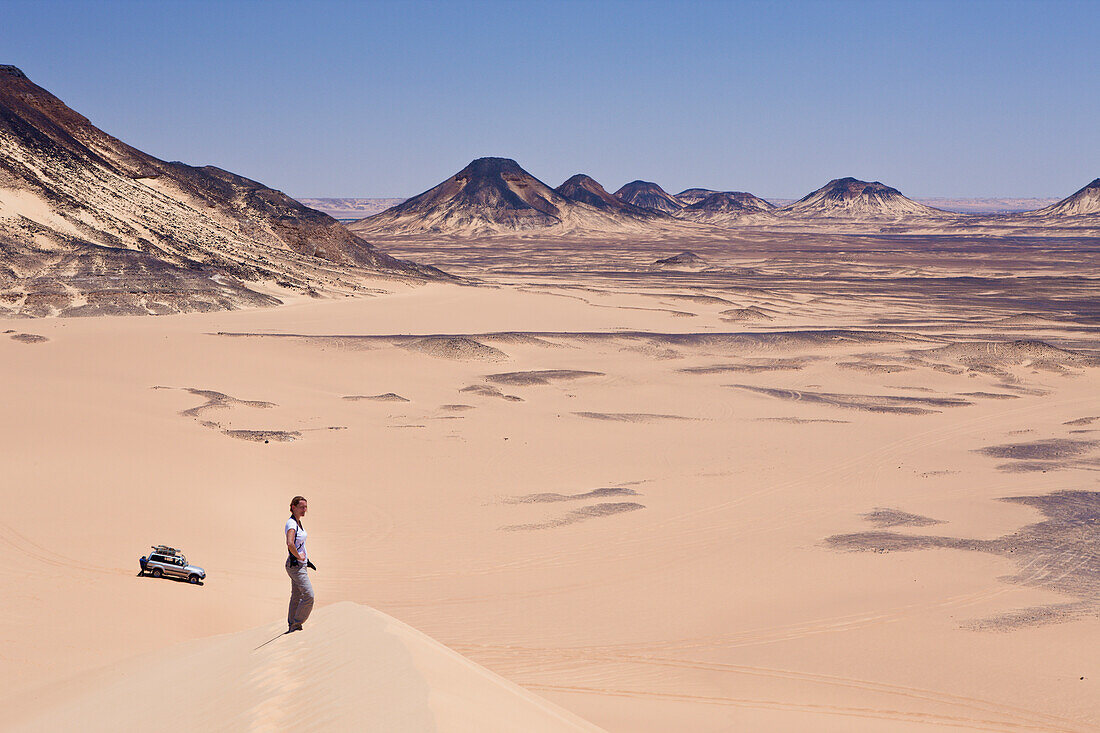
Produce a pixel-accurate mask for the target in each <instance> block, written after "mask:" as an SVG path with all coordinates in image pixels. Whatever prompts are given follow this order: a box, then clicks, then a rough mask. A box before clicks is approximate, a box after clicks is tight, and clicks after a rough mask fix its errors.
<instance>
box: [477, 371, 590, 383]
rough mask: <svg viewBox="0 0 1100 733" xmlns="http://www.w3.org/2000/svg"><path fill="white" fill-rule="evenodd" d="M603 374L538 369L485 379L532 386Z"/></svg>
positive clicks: (495, 375)
mask: <svg viewBox="0 0 1100 733" xmlns="http://www.w3.org/2000/svg"><path fill="white" fill-rule="evenodd" d="M602 376H604V373H603V372H586V371H581V370H578V369H539V370H534V371H529V372H504V373H503V374H487V375H486V376H485V379H486V380H488V381H490V382H495V383H496V384H508V385H512V386H533V385H541V384H550V383H552V382H567V381H573V380H574V379H581V378H583V377H602Z"/></svg>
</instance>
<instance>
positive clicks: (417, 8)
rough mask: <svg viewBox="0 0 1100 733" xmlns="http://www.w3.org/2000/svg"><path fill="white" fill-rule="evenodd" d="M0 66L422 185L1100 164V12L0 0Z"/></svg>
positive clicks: (294, 158) (379, 187) (1086, 170)
mask: <svg viewBox="0 0 1100 733" xmlns="http://www.w3.org/2000/svg"><path fill="white" fill-rule="evenodd" d="M0 23H2V25H3V31H2V33H0V63H11V64H15V65H17V66H19V67H21V68H22V69H23V70H24V71H25V72H27V74H28V75H29V76H30V78H31V79H32V80H33V81H35V82H36V83H38V84H40V85H41V86H43V87H45V88H47V89H49V90H50V91H52V92H53V93H54V94H56V95H58V96H59V97H60V98H61V99H62V100H64V101H65V102H67V103H68V104H69V105H70V106H71V107H73V108H75V109H76V110H77V111H79V112H81V113H83V114H85V115H87V116H88V117H89V118H90V119H91V120H92V122H94V123H95V124H97V125H98V126H99V127H101V128H103V129H104V130H106V131H107V132H109V133H111V134H114V135H116V136H118V137H120V138H122V139H123V140H125V141H126V142H128V143H130V144H132V145H134V146H136V147H138V148H141V149H143V150H145V151H147V152H149V153H152V154H153V155H156V156H158V157H161V158H166V159H169V160H183V161H185V162H188V163H192V164H200V165H201V164H208V163H210V164H215V165H218V166H220V167H222V168H226V169H228V170H231V171H234V172H236V173H240V174H242V175H246V176H249V177H251V178H255V179H257V180H260V181H262V182H264V183H266V184H268V185H270V186H273V187H275V188H279V189H282V190H284V191H286V192H288V193H290V194H292V195H297V196H407V195H412V194H415V193H419V192H420V191H422V190H424V189H426V188H429V187H430V186H432V185H435V184H436V183H438V182H439V181H441V180H443V179H444V178H446V177H447V176H449V175H451V174H452V173H454V172H455V171H457V170H458V169H460V168H461V167H462V166H464V165H465V164H466V163H467V162H468V161H470V160H471V159H473V158H476V157H480V156H484V155H498V156H504V157H511V158H515V159H516V160H518V161H519V163H520V165H522V166H523V167H525V168H526V169H527V170H528V171H530V172H531V173H532V174H534V175H535V176H537V177H538V178H540V179H542V180H543V181H545V182H547V183H549V184H550V185H552V186H556V185H558V184H560V183H561V182H562V181H563V180H565V179H566V178H567V177H568V176H570V175H572V174H573V173H577V172H584V173H588V174H590V175H592V176H593V177H594V178H596V179H597V180H598V181H600V182H601V183H603V184H604V186H605V187H607V188H608V189H610V190H615V189H616V188H618V187H619V186H621V185H622V184H623V183H626V182H627V181H630V180H633V179H635V178H642V179H646V180H653V181H657V182H658V183H660V184H661V185H662V186H664V187H665V188H666V189H668V190H670V191H672V192H674V193H675V192H677V191H679V190H681V189H683V188H687V187H689V186H703V187H707V188H718V189H738V190H747V191H752V192H753V193H757V194H760V195H763V196H772V197H797V196H801V195H803V194H805V193H807V192H809V191H810V190H812V189H814V188H817V187H818V186H821V185H822V184H824V183H825V182H826V181H828V180H829V179H831V178H837V177H841V176H846V175H852V176H856V177H859V178H865V179H870V180H881V181H883V182H884V183H887V184H890V185H893V186H895V187H897V188H899V189H901V191H902V192H903V193H906V194H907V195H910V196H916V197H922V196H937V195H944V196H960V197H961V196H972V197H979V196H1046V195H1055V196H1062V195H1066V194H1069V193H1072V192H1073V191H1075V190H1076V189H1078V188H1080V187H1081V186H1083V185H1085V184H1086V183H1088V182H1089V181H1091V180H1092V179H1093V178H1096V177H1097V176H1100V133H1098V131H1100V55H1098V53H1097V49H1098V47H1100V0H1087V1H1081V2H1056V1H1052V0H1047V1H1045V2H1040V1H1039V0H1034V1H1028V2H1018V1H1017V2H1012V1H1001V2H982V1H981V0H954V1H952V2H937V1H933V0H927V1H924V2H871V1H860V2H839V1H837V2H826V1H824V0H819V1H806V2H787V3H782V2H687V1H680V2H646V1H644V0H633V1H631V2H597V1H591V2H567V1H564V0H562V1H560V2H521V1H518V0H513V1H512V2H451V3H444V2H431V3H429V2H421V3H418V2H373V3H371V2H356V3H351V2H347V3H343V2H259V1H255V2H230V1H223V2H202V1H199V0H192V1H190V2H168V1H159V0H158V1H156V2H109V1H106V0H99V1H98V2H61V1H53V2H51V1H50V0H36V1H35V2H24V1H23V0H0Z"/></svg>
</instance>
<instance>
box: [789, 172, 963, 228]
mask: <svg viewBox="0 0 1100 733" xmlns="http://www.w3.org/2000/svg"><path fill="white" fill-rule="evenodd" d="M779 211H781V212H782V213H785V214H791V215H797V216H804V217H811V218H816V217H826V218H828V217H845V218H861V217H865V218H900V217H905V216H934V215H937V214H942V213H943V212H941V211H939V210H937V209H933V208H932V207H931V206H925V205H924V204H918V203H917V202H916V201H913V200H912V199H908V198H906V197H905V196H903V195H902V194H901V192H900V191H898V190H897V189H896V188H890V187H889V186H887V185H885V184H883V183H879V182H878V181H872V182H867V181H860V180H858V179H856V178H837V179H834V180H832V181H829V182H828V183H827V184H825V185H824V186H822V187H821V188H819V189H817V190H816V191H814V192H813V193H810V194H808V195H806V196H804V197H803V198H801V199H799V200H798V201H795V202H794V203H793V204H789V205H788V206H785V207H783V208H782V209H780V210H779Z"/></svg>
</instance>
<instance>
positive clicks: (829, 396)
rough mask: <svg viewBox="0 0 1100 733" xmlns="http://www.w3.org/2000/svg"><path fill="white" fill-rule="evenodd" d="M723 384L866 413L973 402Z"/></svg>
mask: <svg viewBox="0 0 1100 733" xmlns="http://www.w3.org/2000/svg"><path fill="white" fill-rule="evenodd" d="M726 386H727V387H733V388H735V389H743V390H746V391H748V392H756V393H757V394H763V395H767V396H769V397H775V398H777V399H781V400H790V401H794V402H810V403H814V404H821V405H832V406H833V407H842V408H847V409H853V410H864V411H866V412H885V413H897V414H903V415H927V414H930V413H933V412H939V410H933V409H929V408H931V407H963V406H965V405H972V404H974V403H973V402H968V401H967V400H961V399H958V398H954V397H909V396H899V395H861V394H834V393H829V392H807V391H804V390H794V389H774V388H771V387H754V386H752V385H748V384H727V385H726Z"/></svg>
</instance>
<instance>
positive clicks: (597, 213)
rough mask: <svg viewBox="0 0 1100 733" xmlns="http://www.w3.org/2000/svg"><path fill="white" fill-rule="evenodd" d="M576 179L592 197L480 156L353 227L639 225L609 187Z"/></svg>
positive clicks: (474, 232) (465, 229) (460, 230)
mask: <svg viewBox="0 0 1100 733" xmlns="http://www.w3.org/2000/svg"><path fill="white" fill-rule="evenodd" d="M575 178H576V177H574V179H575ZM584 178H587V176H585V177H584ZM574 179H570V180H571V181H574V185H572V186H570V188H571V189H572V190H573V191H574V192H575V193H576V194H577V195H578V196H581V197H587V198H588V200H584V199H583V198H578V199H573V198H569V197H566V196H563V195H562V194H561V193H559V192H558V191H556V190H554V189H552V188H550V187H549V186H547V185H546V184H545V183H543V182H542V181H540V180H539V179H537V178H535V177H534V176H532V175H531V174H530V173H528V172H527V171H525V170H524V169H523V168H521V167H520V166H519V164H518V163H516V161H514V160H511V159H510V158H478V159H477V160H475V161H473V162H472V163H470V164H469V165H468V166H466V167H465V168H463V169H462V170H461V171H459V172H458V173H456V174H455V175H453V176H451V177H450V178H448V179H447V180H445V181H443V182H442V183H440V184H439V185H438V186H435V187H433V188H430V189H428V190H427V191H425V192H424V193H422V194H420V195H418V196H413V197H412V198H411V199H409V200H407V201H405V202H404V203H402V204H399V205H397V206H394V207H393V208H391V209H387V210H386V211H383V212H382V213H380V214H375V215H374V216H370V217H367V218H366V219H361V220H359V221H357V222H355V223H353V224H352V225H351V227H350V228H351V229H352V230H353V231H356V232H379V233H386V234H416V233H440V234H453V235H458V236H478V235H483V234H499V233H505V232H518V231H532V230H539V229H546V228H556V229H557V230H559V231H577V232H581V233H584V232H587V231H593V232H597V231H598V232H606V231H613V230H616V229H619V228H630V227H637V226H638V225H639V223H640V222H641V217H640V216H638V215H636V214H634V213H633V210H632V209H631V208H630V207H626V206H621V207H615V206H612V205H609V203H608V202H607V201H605V200H603V199H602V198H601V197H600V196H599V192H600V191H603V188H602V187H601V186H600V185H599V184H598V183H596V182H595V181H592V179H590V178H588V179H587V180H588V181H591V184H590V185H587V186H586V185H582V184H581V182H577V181H575V180H574ZM582 190H583V191H584V192H586V193H584V194H582V193H581V191H582ZM604 193H606V192H604ZM590 201H598V202H599V203H598V204H597V203H590Z"/></svg>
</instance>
